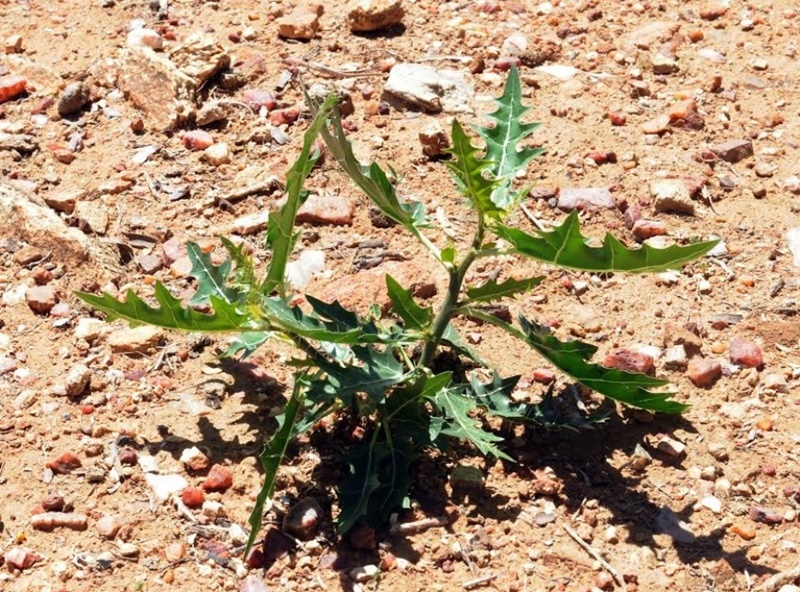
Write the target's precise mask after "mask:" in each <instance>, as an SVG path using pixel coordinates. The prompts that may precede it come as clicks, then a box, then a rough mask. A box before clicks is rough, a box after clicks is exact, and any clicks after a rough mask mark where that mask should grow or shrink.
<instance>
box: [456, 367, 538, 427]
mask: <svg viewBox="0 0 800 592" xmlns="http://www.w3.org/2000/svg"><path fill="white" fill-rule="evenodd" d="M518 382H519V376H511V377H509V378H502V377H501V376H500V375H499V374H498V373H497V372H495V373H494V374H493V376H492V381H491V382H488V383H485V384H483V383H481V382H480V381H479V380H478V377H477V375H476V374H475V373H473V374H472V375H471V376H470V381H469V387H468V394H469V396H470V397H473V398H474V399H475V402H476V404H478V405H480V406H481V407H484V408H486V410H487V411H489V413H491V414H492V415H495V416H497V417H504V418H507V419H523V418H525V411H526V409H525V408H526V407H527V405H525V404H521V403H514V402H512V400H511V393H512V392H513V390H514V387H515V386H517V383H518Z"/></svg>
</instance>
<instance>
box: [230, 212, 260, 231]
mask: <svg viewBox="0 0 800 592" xmlns="http://www.w3.org/2000/svg"><path fill="white" fill-rule="evenodd" d="M268 220H269V212H255V213H253V214H247V215H246V216H239V217H238V218H236V220H234V221H233V223H232V224H231V227H230V231H229V232H230V233H231V234H239V235H241V236H247V235H249V234H255V233H257V232H261V230H263V229H264V228H266V227H267V221H268Z"/></svg>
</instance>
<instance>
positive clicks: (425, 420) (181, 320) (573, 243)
mask: <svg viewBox="0 0 800 592" xmlns="http://www.w3.org/2000/svg"><path fill="white" fill-rule="evenodd" d="M309 101H310V99H309ZM311 105H312V111H313V112H314V119H313V121H312V123H311V125H310V126H309V128H308V130H307V131H306V133H305V136H304V139H303V147H302V151H301V153H300V156H299V157H298V159H297V161H296V163H295V164H294V166H293V167H292V168H291V169H290V171H289V172H288V175H287V182H286V194H287V200H286V202H285V205H284V206H283V207H282V208H281V209H280V210H278V211H277V212H272V213H270V216H269V224H268V232H267V246H268V248H269V249H270V251H271V261H270V262H269V266H268V269H267V272H266V275H265V276H264V277H263V278H259V277H258V276H257V274H256V272H255V270H254V265H253V262H252V260H251V259H250V258H249V257H248V256H247V255H246V254H245V253H244V252H243V250H242V249H241V248H240V247H237V246H235V245H234V244H233V243H231V242H230V241H229V240H227V239H225V238H223V239H222V242H223V245H224V246H225V248H226V249H227V251H228V253H229V255H230V259H228V260H226V261H225V262H224V263H222V264H220V265H214V264H213V263H212V261H211V258H210V256H209V255H208V254H205V253H203V252H202V251H201V250H200V249H199V248H198V247H197V245H194V244H189V246H188V253H189V256H190V258H191V260H192V264H193V267H192V273H191V275H192V276H193V277H194V278H195V279H196V280H197V292H196V293H195V295H194V297H193V298H192V300H191V305H192V306H195V305H202V306H203V307H204V310H206V311H208V310H209V309H210V312H200V311H199V310H197V309H195V308H192V307H190V308H184V307H182V306H181V303H180V301H179V300H178V299H177V298H176V297H174V296H173V295H172V294H171V293H170V292H169V291H168V290H167V288H166V287H165V286H163V285H162V284H160V283H158V284H156V287H155V300H156V301H157V305H158V306H151V305H150V304H147V303H146V302H144V301H143V300H142V299H141V298H140V297H139V296H137V295H136V294H135V293H134V292H133V291H129V292H128V293H127V296H126V298H125V300H124V301H121V300H118V299H116V298H114V297H113V296H111V295H109V294H103V295H102V296H96V295H92V294H85V293H81V294H79V296H80V298H82V299H83V300H85V301H86V302H88V303H89V304H91V305H93V306H95V307H96V308H98V309H100V310H103V311H105V312H106V313H107V314H108V317H109V319H112V318H123V319H126V320H128V321H129V322H131V323H148V324H153V325H160V326H162V327H169V328H172V329H181V330H187V331H200V332H204V333H211V332H233V333H236V334H238V338H237V340H236V342H235V343H234V344H233V345H232V346H231V348H230V349H229V350H228V351H227V352H226V353H227V354H234V353H236V352H238V351H242V350H243V351H244V352H245V354H247V353H249V352H251V351H252V350H253V349H255V348H256V347H258V346H259V345H261V344H262V343H263V342H264V341H266V340H267V339H268V338H269V337H271V336H274V335H282V336H284V337H285V338H288V339H289V340H291V342H293V343H294V345H296V346H297V348H298V349H299V350H300V351H301V352H302V353H303V356H302V357H301V358H298V359H295V360H293V361H292V363H293V364H294V365H295V366H296V373H295V375H294V385H293V389H292V394H291V397H290V398H289V400H288V402H287V403H286V406H285V408H284V411H283V414H282V415H281V416H280V417H279V427H278V430H277V431H276V432H275V433H274V434H273V435H272V437H271V438H270V440H269V442H268V443H267V445H266V447H265V449H264V452H263V454H262V456H261V461H262V464H263V467H264V470H265V481H264V486H263V489H262V490H261V493H260V495H259V496H258V500H257V503H256V506H255V509H254V510H253V514H252V516H251V520H250V524H251V526H252V531H251V537H250V542H251V543H252V542H253V540H254V538H255V536H256V534H257V532H258V530H259V528H260V525H261V519H262V512H263V508H264V504H265V502H266V500H267V498H268V497H270V496H271V495H272V494H273V488H274V483H275V476H276V474H277V471H278V467H279V465H280V463H281V461H282V459H283V457H284V454H285V451H286V447H287V444H288V443H289V442H290V440H291V439H292V438H293V437H296V436H298V435H299V434H302V433H304V432H306V431H308V430H310V429H311V428H312V427H313V426H314V425H315V424H316V423H317V422H318V421H319V420H320V419H322V418H324V417H326V416H328V415H330V414H332V413H337V412H340V411H347V412H349V413H351V414H352V415H353V416H355V417H357V418H359V419H360V420H363V421H364V422H365V423H366V425H368V426H369V427H368V429H367V435H366V437H365V439H364V442H363V444H362V445H358V446H354V448H353V449H352V451H350V453H349V454H348V455H347V460H348V462H349V463H350V467H351V475H350V477H349V478H348V479H347V480H346V481H345V482H344V483H343V484H342V485H341V488H340V490H339V502H340V513H339V516H338V527H339V530H340V532H344V531H347V530H348V529H349V528H350V527H352V526H353V525H354V524H355V523H356V522H357V521H359V520H361V519H368V520H370V521H374V522H380V521H383V520H385V519H386V518H387V516H388V514H389V512H390V511H391V510H393V509H395V508H398V507H401V506H403V505H404V503H405V502H406V496H407V492H408V488H409V485H410V483H409V470H408V469H409V465H410V464H411V463H412V462H413V461H414V459H415V458H416V457H417V456H418V454H419V453H420V451H422V450H423V449H424V448H426V447H441V446H443V445H445V444H446V442H447V440H448V439H451V438H454V439H459V440H467V441H469V442H471V443H472V444H473V445H474V446H475V448H476V449H477V450H478V451H480V452H481V453H482V454H484V455H490V456H493V457H496V458H501V459H509V457H508V456H507V455H506V453H505V452H504V451H503V449H502V448H501V446H500V444H501V441H502V438H501V437H500V436H498V435H496V434H495V433H493V432H492V431H490V430H489V429H487V428H486V426H485V424H484V422H483V421H482V417H483V415H484V414H485V415H490V416H496V417H500V418H502V419H504V420H513V421H522V422H536V421H539V420H540V418H541V415H542V413H541V409H540V408H539V407H537V406H534V405H528V404H519V403H514V402H513V401H512V399H511V397H510V393H511V391H512V389H513V388H514V386H515V384H516V382H517V377H514V378H501V377H499V376H497V375H495V378H494V379H493V380H492V381H490V382H488V383H486V384H482V383H481V382H480V381H479V380H478V379H477V378H476V377H475V375H474V374H473V375H472V376H470V377H468V378H467V379H461V380H459V379H458V378H457V375H456V374H455V373H454V372H453V371H451V370H447V371H439V372H436V371H434V370H433V368H435V367H436V362H437V356H438V355H440V353H441V352H442V351H444V350H447V349H449V350H450V351H451V352H453V353H454V354H455V355H456V356H457V357H460V358H462V359H465V360H468V361H469V362H470V363H472V364H475V365H478V366H480V365H481V364H482V361H481V359H480V358H479V357H478V356H477V355H476V354H475V353H474V352H473V351H472V350H471V349H470V348H468V347H467V346H466V345H465V344H464V342H463V341H462V340H461V338H460V337H459V334H458V331H457V330H456V328H455V326H454V324H453V320H454V319H455V318H456V317H470V318H473V319H478V320H480V321H483V322H485V323H488V324H490V325H494V326H496V327H499V328H500V329H502V330H503V331H506V332H508V333H509V334H510V335H512V336H514V337H516V338H518V339H519V340H520V341H521V342H523V343H525V344H527V345H528V346H530V347H531V348H533V349H534V350H535V351H536V352H538V353H539V354H540V355H541V356H543V357H544V358H545V359H547V360H548V361H550V362H551V363H552V364H553V365H555V366H556V367H557V368H559V369H560V370H561V371H563V372H564V373H565V374H567V375H568V376H570V377H572V378H573V379H575V380H576V381H577V382H579V383H582V384H583V385H585V386H587V387H589V388H591V389H593V390H595V391H597V392H598V393H601V394H603V395H605V396H607V397H610V398H611V399H614V400H616V401H620V402H622V403H625V404H627V405H631V406H634V407H640V408H644V409H650V410H653V411H662V412H666V413H678V412H680V411H682V410H683V409H684V405H682V404H680V403H678V402H676V401H673V400H672V399H671V397H672V395H673V393H670V392H664V391H662V390H655V389H659V388H660V387H663V386H665V385H666V384H667V383H666V381H664V380H661V379H658V378H653V377H650V376H645V375H639V374H629V373H626V372H622V371H619V370H614V369H608V368H604V367H602V366H600V365H597V364H594V363H592V362H590V359H591V357H592V355H593V354H594V353H595V351H596V347H595V346H593V345H590V344H587V343H582V342H580V341H567V342H565V341H561V340H559V339H557V338H556V337H554V336H553V335H551V334H550V332H549V331H548V329H547V328H545V327H543V326H541V325H538V324H536V323H535V322H533V321H531V320H529V319H527V318H526V317H524V316H522V315H519V317H518V319H517V323H516V324H512V323H509V322H506V321H504V320H501V319H499V318H496V317H495V316H492V315H491V314H489V313H488V312H486V309H485V308H483V307H482V305H483V304H486V303H493V302H496V301H498V300H500V299H503V298H513V297H515V296H517V295H520V294H522V293H524V292H527V291H529V290H531V289H532V288H534V287H535V286H537V285H538V284H539V283H540V282H541V281H542V279H543V278H542V277H528V278H524V279H515V278H510V279H506V280H505V281H496V280H492V281H489V282H486V283H484V284H483V285H479V286H465V278H466V277H467V272H468V271H469V270H470V267H471V266H472V265H473V263H475V261H477V260H479V259H483V258H487V257H495V256H499V255H522V256H524V257H528V258H531V259H535V260H538V261H541V262H544V263H548V264H551V265H555V266H557V267H562V268H570V269H576V270H588V271H592V272H598V273H610V272H630V273H643V272H656V271H661V270H665V269H669V268H675V267H677V266H680V265H682V264H684V263H686V262H689V261H691V260H693V259H696V258H698V257H700V256H701V255H703V254H704V253H706V252H707V251H709V250H710V249H711V248H712V247H713V246H714V245H715V244H716V243H715V242H713V241H712V242H704V243H696V244H689V245H686V246H672V247H669V248H666V249H655V248H652V247H650V246H648V245H644V246H642V247H639V248H635V249H628V248H626V247H625V246H624V245H622V244H621V243H620V242H619V241H618V240H617V239H615V238H614V237H613V236H611V235H607V236H606V238H605V240H604V241H603V242H602V244H600V245H596V246H592V245H590V244H589V243H588V242H587V240H586V239H585V238H584V237H583V236H582V235H581V232H580V227H579V220H578V216H577V214H575V213H572V214H570V215H569V216H568V217H567V219H566V221H565V222H564V223H563V224H562V225H561V226H559V227H557V228H555V229H554V230H552V231H538V230H537V231H534V233H533V234H529V233H528V232H525V231H523V230H521V229H519V228H514V227H512V226H509V225H507V224H506V223H505V220H506V218H507V217H508V215H509V214H510V213H511V212H513V211H514V209H515V208H516V207H517V206H518V204H519V202H520V200H521V199H523V198H524V196H525V195H526V193H527V188H521V189H520V188H516V187H515V184H514V179H515V176H516V175H517V174H518V173H519V172H520V171H522V170H523V169H524V168H525V167H526V165H527V164H528V163H529V162H530V160H531V159H532V158H534V157H535V156H537V155H539V154H540V153H541V152H542V150H539V149H532V148H529V147H520V143H521V142H522V141H523V140H524V139H525V138H527V137H528V136H529V135H530V134H531V133H533V131H534V130H535V129H536V128H537V127H538V125H539V124H537V123H523V122H522V118H523V116H524V115H525V113H526V112H527V111H528V108H527V107H525V106H523V104H522V102H521V89H520V81H519V76H518V74H517V72H516V70H512V71H511V73H510V74H509V77H508V81H507V84H506V87H505V91H504V93H503V95H502V96H501V97H500V98H499V99H498V100H497V109H496V111H494V113H492V114H491V118H492V119H493V125H491V126H490V127H475V128H474V130H475V132H476V133H477V134H478V136H480V137H481V138H482V139H483V141H484V142H485V149H484V150H483V151H481V150H480V149H479V148H477V147H475V146H474V145H473V144H472V142H471V140H470V138H469V137H468V135H467V133H466V132H465V131H464V129H463V128H462V126H461V125H460V124H459V122H458V121H456V120H454V121H453V123H452V149H451V150H450V153H451V156H452V158H451V159H450V160H449V161H448V162H447V166H448V167H449V168H450V170H451V171H452V174H453V178H454V179H455V183H456V186H457V188H458V190H459V191H460V192H461V194H462V195H463V196H464V197H466V199H467V201H468V202H469V204H470V206H471V208H472V209H473V210H474V214H475V230H474V235H473V236H472V240H471V241H470V242H469V243H468V244H464V245H455V244H449V245H447V246H446V247H444V248H440V247H439V246H437V245H436V243H435V242H434V241H433V240H431V239H430V238H429V237H428V236H427V235H426V232H429V231H430V229H432V228H433V226H432V225H431V223H430V222H429V221H428V220H426V218H425V216H424V208H423V206H422V204H420V203H412V202H403V201H401V200H400V199H399V198H398V196H397V194H396V192H395V187H394V186H393V184H392V182H391V181H390V179H389V177H388V176H387V175H386V173H385V172H384V171H383V170H382V169H381V168H380V167H379V166H378V165H377V164H375V163H372V164H370V165H366V166H365V165H362V164H361V163H359V162H358V161H357V160H356V158H355V156H354V155H353V151H352V148H351V145H350V142H349V141H348V140H347V138H346V137H345V133H344V130H343V128H342V124H341V119H340V116H339V114H338V111H337V109H336V105H335V100H334V99H332V98H329V99H328V100H326V101H325V102H324V103H323V104H321V105H319V104H314V103H313V102H312V103H311ZM318 135H321V136H322V138H323V140H324V142H325V144H326V145H327V147H328V149H329V151H330V153H331V154H332V156H333V157H334V158H335V160H336V161H337V162H338V164H339V166H340V167H341V169H342V170H343V171H344V172H345V173H346V174H347V175H348V176H349V177H350V178H351V179H352V181H353V182H354V183H355V184H356V185H357V186H358V187H359V188H360V189H361V190H362V191H363V192H364V194H366V196H367V197H368V198H369V199H370V201H371V202H372V203H373V204H374V205H375V206H377V207H378V208H379V209H380V211H381V212H382V214H383V215H384V216H386V217H387V218H390V219H391V220H393V221H394V222H396V223H397V224H399V225H400V226H402V227H403V228H404V229H406V230H407V231H408V232H409V233H410V234H411V235H413V236H414V237H416V238H417V239H418V240H419V241H420V242H421V243H422V244H423V245H424V246H425V247H426V248H427V250H428V251H429V252H430V254H431V255H432V256H433V257H434V258H435V259H436V260H437V261H438V262H439V263H440V264H441V265H442V267H443V268H444V269H445V270H446V272H447V275H448V287H447V290H446V292H445V294H444V295H443V298H442V299H441V301H440V302H438V303H437V304H436V305H435V306H424V305H423V304H421V303H419V302H417V301H416V300H415V299H414V297H413V295H412V293H411V291H410V290H408V289H407V288H405V287H403V286H402V285H400V283H398V282H397V281H396V280H395V279H394V278H392V277H391V276H388V275H387V276H386V287H387V290H388V296H389V299H390V300H391V309H390V312H391V315H390V316H389V317H388V318H383V317H382V315H381V314H380V311H378V310H375V308H374V307H373V311H372V313H371V314H370V315H369V316H368V317H366V318H362V317H360V316H358V315H357V314H355V313H354V312H352V311H349V310H346V309H344V308H343V307H342V306H341V305H340V304H339V303H338V302H333V303H327V302H322V301H320V300H318V299H316V298H314V297H313V296H310V295H309V296H306V300H307V302H308V307H306V308H301V307H299V306H292V305H291V304H289V298H288V297H289V296H290V295H289V294H287V288H288V286H287V284H286V282H285V272H286V265H287V262H288V261H289V257H290V254H291V252H292V249H293V246H294V243H295V240H296V238H297V234H296V229H295V215H296V214H297V210H298V208H299V207H300V206H301V204H302V203H303V201H304V200H305V198H306V193H305V192H304V189H303V187H304V184H305V180H306V178H307V176H308V175H309V173H310V171H311V169H312V167H313V166H314V164H315V162H316V160H317V158H318V154H317V153H315V152H314V151H313V149H312V146H313V145H314V142H315V140H316V138H317V137H318ZM477 410H480V413H479V414H476V411H477ZM509 460H510V459H509Z"/></svg>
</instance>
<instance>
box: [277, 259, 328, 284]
mask: <svg viewBox="0 0 800 592" xmlns="http://www.w3.org/2000/svg"><path fill="white" fill-rule="evenodd" d="M323 271H325V253H324V252H323V251H313V250H309V251H303V252H302V253H300V257H298V258H297V260H295V261H292V262H290V263H289V264H288V265H286V280H287V281H288V282H289V283H290V284H291V285H292V287H293V288H294V289H295V290H303V289H305V288H306V287H307V286H308V284H310V283H311V280H312V278H313V277H314V276H315V275H316V274H318V273H322V272H323Z"/></svg>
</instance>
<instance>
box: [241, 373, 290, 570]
mask: <svg viewBox="0 0 800 592" xmlns="http://www.w3.org/2000/svg"><path fill="white" fill-rule="evenodd" d="M304 388H305V384H304V383H303V381H302V379H301V378H300V377H298V376H295V385H294V388H293V389H292V396H291V398H290V399H289V401H288V403H286V407H284V409H283V413H282V414H281V415H279V416H278V417H277V419H278V431H276V432H275V433H274V434H273V435H272V438H270V440H269V442H268V443H267V445H266V446H265V447H264V451H263V452H262V453H261V456H260V460H261V466H262V467H263V468H264V482H263V483H262V484H261V491H259V492H258V496H257V497H256V504H255V507H253V511H252V512H251V513H250V520H249V522H250V537H249V538H248V539H247V547H246V548H245V552H244V554H245V556H247V553H248V552H249V551H250V548H251V547H252V546H253V543H254V542H255V540H256V537H258V531H259V530H260V529H261V521H262V519H263V517H264V504H266V502H267V499H269V498H271V497H272V495H273V494H274V493H275V479H276V478H277V477H278V469H279V467H280V466H281V462H283V457H284V456H285V455H286V449H287V447H288V446H289V442H291V440H292V436H293V435H298V434H296V433H295V422H296V421H297V419H298V415H299V413H300V410H301V409H302V407H303V398H304V397H303V390H304Z"/></svg>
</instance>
